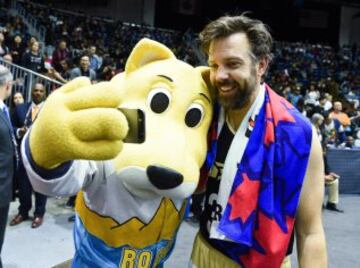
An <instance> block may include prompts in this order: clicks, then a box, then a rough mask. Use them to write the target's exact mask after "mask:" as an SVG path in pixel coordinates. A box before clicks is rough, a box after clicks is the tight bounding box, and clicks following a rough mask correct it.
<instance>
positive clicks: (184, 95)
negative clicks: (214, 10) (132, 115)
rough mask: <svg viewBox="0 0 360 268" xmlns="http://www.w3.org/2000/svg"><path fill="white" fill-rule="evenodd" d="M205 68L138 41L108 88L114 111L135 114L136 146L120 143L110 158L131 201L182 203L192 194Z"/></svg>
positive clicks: (205, 98)
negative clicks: (116, 93)
mask: <svg viewBox="0 0 360 268" xmlns="http://www.w3.org/2000/svg"><path fill="white" fill-rule="evenodd" d="M208 81H209V69H207V68H205V67H198V68H193V67H192V66H190V65H188V64H186V63H185V62H183V61H180V60H178V59H176V57H175V56H174V54H173V53H172V52H171V50H169V49H168V48H167V47H165V46H164V45H162V44H160V43H158V42H155V41H152V40H149V39H142V40H141V41H140V42H139V43H138V44H137V45H136V46H135V48H134V49H133V51H132V52H131V54H130V56H129V58H128V60H127V63H126V67H125V71H124V72H123V73H121V74H119V75H117V76H115V77H114V78H113V79H112V80H111V83H115V84H116V87H118V89H119V90H120V91H121V94H122V95H123V98H122V101H121V103H120V105H119V109H138V110H141V111H142V113H143V115H144V116H143V118H142V120H141V122H139V124H140V126H139V128H140V129H141V132H142V135H143V140H142V142H141V143H125V144H124V147H123V149H122V151H121V152H120V153H119V155H118V156H117V157H115V159H114V165H115V168H116V172H117V174H118V176H119V178H120V179H121V180H122V182H123V183H124V185H125V187H126V188H127V189H128V190H129V191H130V192H132V193H133V194H134V195H136V196H140V197H144V198H151V197H155V196H159V195H160V196H166V197H170V198H185V197H188V196H189V195H191V194H192V193H193V191H194V190H195V189H196V187H197V184H198V181H199V174H200V168H201V166H202V164H203V162H204V160H205V156H206V151H207V132H208V129H209V125H210V122H211V118H212V106H213V95H212V92H211V90H210V85H209V83H208Z"/></svg>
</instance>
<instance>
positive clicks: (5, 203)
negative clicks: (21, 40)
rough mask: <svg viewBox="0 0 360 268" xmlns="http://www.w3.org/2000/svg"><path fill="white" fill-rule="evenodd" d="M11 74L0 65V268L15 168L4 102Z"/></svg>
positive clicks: (8, 93) (12, 139)
mask: <svg viewBox="0 0 360 268" xmlns="http://www.w3.org/2000/svg"><path fill="white" fill-rule="evenodd" d="M12 79H13V77H12V74H11V73H10V71H9V69H7V68H6V67H4V66H2V65H0V144H1V146H0V268H2V267H3V266H2V262H1V248H2V244H3V241H4V235H5V228H6V222H7V218H8V213H9V206H10V201H11V200H12V184H13V181H12V178H13V174H14V166H15V163H14V162H15V161H14V158H15V150H16V148H15V146H16V143H15V137H14V133H13V129H12V126H11V121H10V116H9V110H8V108H7V107H6V105H5V104H4V100H5V99H7V98H8V97H9V96H10V95H11V88H12Z"/></svg>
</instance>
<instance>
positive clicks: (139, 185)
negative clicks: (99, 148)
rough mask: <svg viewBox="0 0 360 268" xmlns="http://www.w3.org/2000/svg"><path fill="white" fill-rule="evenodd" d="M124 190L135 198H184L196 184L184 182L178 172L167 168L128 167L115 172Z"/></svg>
mask: <svg viewBox="0 0 360 268" xmlns="http://www.w3.org/2000/svg"><path fill="white" fill-rule="evenodd" d="M117 176H118V178H119V179H120V181H121V182H122V183H123V184H124V186H125V188H127V190H128V191H129V192H131V193H133V194H134V195H136V196H139V197H143V198H153V197H156V196H159V195H161V196H166V197H169V198H186V197H188V196H189V195H191V193H192V192H193V191H194V190H195V188H196V183H194V182H184V177H183V175H182V174H180V173H179V172H177V171H175V170H172V169H170V168H167V167H162V166H157V165H150V166H148V167H147V168H143V167H138V166H128V167H126V168H123V169H121V170H120V171H118V172H117Z"/></svg>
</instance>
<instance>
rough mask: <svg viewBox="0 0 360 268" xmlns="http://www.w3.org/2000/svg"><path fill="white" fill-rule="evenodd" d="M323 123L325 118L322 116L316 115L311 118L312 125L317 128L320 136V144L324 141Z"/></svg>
mask: <svg viewBox="0 0 360 268" xmlns="http://www.w3.org/2000/svg"><path fill="white" fill-rule="evenodd" d="M323 122H324V117H323V116H322V115H321V114H319V113H314V114H313V115H312V116H311V123H312V125H313V126H314V127H315V130H316V133H317V134H318V136H319V140H320V142H322V141H323V136H322V131H321V129H322V124H323Z"/></svg>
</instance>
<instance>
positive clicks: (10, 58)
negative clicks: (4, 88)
mask: <svg viewBox="0 0 360 268" xmlns="http://www.w3.org/2000/svg"><path fill="white" fill-rule="evenodd" d="M2 59H3V60H4V61H6V62H9V63H12V62H13V58H12V57H11V55H10V54H5V55H4V56H3V57H2Z"/></svg>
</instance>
